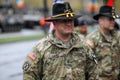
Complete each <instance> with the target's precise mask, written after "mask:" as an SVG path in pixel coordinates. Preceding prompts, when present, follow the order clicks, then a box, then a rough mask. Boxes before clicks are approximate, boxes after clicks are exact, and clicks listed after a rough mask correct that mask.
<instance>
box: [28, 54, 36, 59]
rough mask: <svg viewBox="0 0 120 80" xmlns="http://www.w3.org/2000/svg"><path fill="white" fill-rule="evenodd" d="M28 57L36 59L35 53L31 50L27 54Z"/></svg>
mask: <svg viewBox="0 0 120 80" xmlns="http://www.w3.org/2000/svg"><path fill="white" fill-rule="evenodd" d="M28 57H29V58H31V59H32V60H35V59H36V55H35V54H34V53H33V52H30V53H29V54H28Z"/></svg>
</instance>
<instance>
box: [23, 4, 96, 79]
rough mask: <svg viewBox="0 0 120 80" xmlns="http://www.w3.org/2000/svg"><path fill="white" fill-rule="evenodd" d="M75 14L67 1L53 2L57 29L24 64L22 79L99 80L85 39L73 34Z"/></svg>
mask: <svg viewBox="0 0 120 80" xmlns="http://www.w3.org/2000/svg"><path fill="white" fill-rule="evenodd" d="M74 18H75V15H74V13H73V11H72V9H71V7H70V4H69V3H68V2H61V3H56V4H53V16H52V17H51V18H50V19H47V20H46V21H48V22H53V25H54V27H55V30H53V32H52V33H50V34H49V35H48V36H47V37H45V38H43V39H41V40H40V41H39V42H38V43H37V44H36V45H35V47H34V48H33V50H32V51H31V52H30V53H29V54H28V55H27V57H26V60H25V62H24V64H23V80H85V72H89V73H88V76H89V80H96V72H94V68H95V65H96V63H95V61H96V60H95V58H94V56H93V53H92V50H91V49H90V48H89V47H88V46H86V45H84V44H83V39H82V38H80V37H79V36H78V34H76V33H73V28H74V21H73V20H74Z"/></svg>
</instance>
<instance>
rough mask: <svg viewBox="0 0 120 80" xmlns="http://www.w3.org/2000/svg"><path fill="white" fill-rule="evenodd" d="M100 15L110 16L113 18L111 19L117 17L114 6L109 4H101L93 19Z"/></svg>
mask: <svg viewBox="0 0 120 80" xmlns="http://www.w3.org/2000/svg"><path fill="white" fill-rule="evenodd" d="M100 16H107V17H110V18H113V19H116V18H119V16H118V15H116V13H115V8H114V7H111V6H106V5H104V6H101V8H100V10H99V14H97V15H95V16H93V18H94V19H95V20H98V18H99V17H100Z"/></svg>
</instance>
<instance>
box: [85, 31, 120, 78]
mask: <svg viewBox="0 0 120 80" xmlns="http://www.w3.org/2000/svg"><path fill="white" fill-rule="evenodd" d="M86 43H87V44H88V45H89V46H90V47H91V48H92V49H93V51H94V53H95V55H96V58H97V61H98V66H97V68H96V70H97V71H96V72H98V74H99V80H120V79H118V76H119V75H120V33H119V32H118V31H112V32H111V35H105V34H103V33H101V32H100V30H99V29H97V30H96V31H94V32H92V33H90V34H89V35H88V36H87V37H86Z"/></svg>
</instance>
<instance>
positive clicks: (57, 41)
mask: <svg viewBox="0 0 120 80" xmlns="http://www.w3.org/2000/svg"><path fill="white" fill-rule="evenodd" d="M71 35H72V37H71V39H70V40H69V41H67V42H63V41H61V40H60V39H58V38H57V37H56V36H55V35H54V31H53V32H52V33H51V34H49V36H48V37H49V39H50V42H51V43H52V44H55V45H56V46H58V47H61V48H70V47H73V46H74V47H79V46H78V44H77V42H78V41H79V42H80V41H81V39H80V37H79V36H78V35H77V34H75V33H72V34H71Z"/></svg>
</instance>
